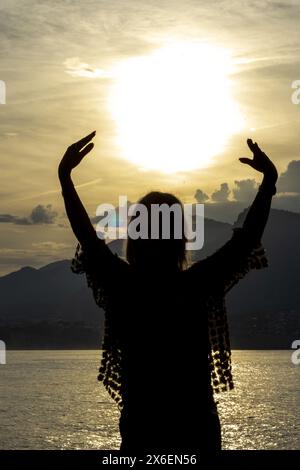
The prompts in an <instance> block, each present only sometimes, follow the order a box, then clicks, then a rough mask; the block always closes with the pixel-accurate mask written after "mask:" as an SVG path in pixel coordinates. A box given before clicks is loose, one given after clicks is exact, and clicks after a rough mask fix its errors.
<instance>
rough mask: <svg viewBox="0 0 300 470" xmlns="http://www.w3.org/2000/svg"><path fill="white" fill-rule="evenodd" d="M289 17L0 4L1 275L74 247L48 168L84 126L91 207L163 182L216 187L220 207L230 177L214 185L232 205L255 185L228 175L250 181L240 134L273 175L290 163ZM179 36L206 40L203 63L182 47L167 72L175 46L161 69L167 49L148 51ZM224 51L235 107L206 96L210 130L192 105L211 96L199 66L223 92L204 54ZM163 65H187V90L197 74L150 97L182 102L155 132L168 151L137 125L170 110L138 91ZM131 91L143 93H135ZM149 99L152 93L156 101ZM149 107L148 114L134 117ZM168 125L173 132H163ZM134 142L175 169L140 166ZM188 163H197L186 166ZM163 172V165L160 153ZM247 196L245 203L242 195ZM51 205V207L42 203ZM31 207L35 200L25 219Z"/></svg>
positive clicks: (294, 17) (142, 4) (143, 6)
mask: <svg viewBox="0 0 300 470" xmlns="http://www.w3.org/2000/svg"><path fill="white" fill-rule="evenodd" d="M299 19H300V4H299V2H298V1H253V2H241V1H240V0H226V1H218V2H211V1H201V2H199V1H198V0H188V1H182V2H178V1H177V0H173V1H171V0H161V1H160V0H156V1H154V0H153V1H148V0H147V1H144V0H134V1H133V0H123V1H115V0H110V1H108V0H106V1H100V0H97V1H96V0H87V1H85V2H80V1H67V0H65V1H62V0H60V1H56V0H54V1H50V0H49V1H43V2H38V1H36V0H26V1H24V2H20V1H17V0H6V1H5V2H2V3H1V5H0V40H1V42H0V44H1V48H0V80H4V81H5V83H6V87H7V103H6V104H5V105H0V155H1V176H0V178H1V181H0V183H1V184H0V191H1V199H0V214H2V215H0V222H1V223H0V258H1V261H0V274H1V273H5V272H9V271H11V270H12V269H16V268H18V267H19V266H22V265H23V264H31V265H34V266H40V265H42V264H45V263H47V262H50V261H51V260H55V259H61V258H64V257H69V256H71V253H72V251H73V247H74V239H73V237H72V235H71V233H70V231H69V229H67V222H66V219H65V216H64V213H63V205H62V200H61V196H60V190H59V187H58V181H57V176H56V167H57V164H58V161H59V159H60V156H61V155H62V153H63V152H64V149H65V147H66V146H67V145H69V144H70V143H72V142H73V141H74V140H77V139H79V138H80V137H81V136H84V135H85V134H87V133H89V132H90V131H92V130H94V129H96V130H97V136H96V139H95V144H96V146H95V150H94V151H93V155H90V158H88V159H87V160H86V161H85V162H83V164H82V166H81V167H80V169H78V170H77V171H76V174H74V180H75V181H76V184H78V190H79V191H80V195H81V196H82V199H83V201H84V202H85V204H86V206H87V208H88V211H89V213H90V215H91V216H93V215H94V214H95V210H96V206H97V205H98V204H100V203H102V202H111V203H116V202H117V200H118V196H119V194H124V195H127V196H128V199H129V200H132V201H134V200H136V198H138V197H139V196H141V195H143V194H144V193H145V192H146V191H149V190H152V189H161V190H168V191H173V192H175V193H176V194H177V195H178V196H179V197H181V198H182V199H183V200H184V201H185V202H193V201H195V199H194V194H195V191H196V190H197V189H201V191H202V192H203V193H205V194H207V195H209V196H211V195H212V193H217V194H216V196H214V197H213V198H212V199H213V201H214V202H211V201H209V204H212V203H214V204H215V205H217V204H221V203H222V204H225V205H226V203H227V199H228V197H227V196H226V187H224V186H223V187H221V186H220V185H221V184H224V183H227V185H228V187H229V189H230V190H231V193H230V196H229V199H234V198H236V199H237V200H239V198H240V202H241V203H242V190H243V189H245V188H246V189H247V188H248V189H249V188H250V190H251V184H252V183H245V182H244V183H241V184H240V186H239V185H236V184H235V183H234V182H235V181H236V180H238V181H244V180H247V179H249V178H250V179H252V178H256V180H257V181H259V177H257V176H256V175H255V174H254V173H253V172H252V171H251V169H249V168H247V167H244V166H242V165H241V164H240V163H239V162H238V161H237V159H238V157H240V156H245V154H246V155H247V154H248V152H247V149H246V145H245V140H246V138H247V137H252V138H253V139H254V140H257V141H258V142H261V144H262V145H263V147H264V149H265V150H266V151H267V152H268V153H269V154H270V156H272V157H273V159H274V160H275V161H276V162H277V165H278V168H279V170H280V172H281V173H282V172H285V171H286V169H287V167H288V164H289V162H291V161H292V160H297V161H298V160H299V159H300V158H299V121H300V105H299V106H297V105H294V104H292V102H291V94H292V88H291V84H292V82H293V81H294V80H297V79H299V78H300V59H299V57H300V55H299V49H300V44H299V27H298V26H299ZM182 43H185V44H191V45H192V46H191V50H192V49H193V47H194V45H195V44H206V45H207V44H208V45H209V46H208V47H211V54H208V55H210V59H211V60H210V61H209V60H206V61H204V63H202V64H201V63H199V62H197V63H195V64H193V60H192V59H191V58H188V59H186V55H185V56H181V58H180V54H178V57H179V60H178V70H177V69H176V59H175V58H174V56H173V58H172V60H171V66H170V67H166V61H165V60H164V58H163V57H161V56H160V57H159V56H157V55H156V56H155V54H157V51H159V50H164V48H166V47H169V48H170V47H171V48H172V47H173V46H172V45H174V44H182ZM196 47H198V46H196ZM220 50H223V51H226V54H228V55H229V56H230V63H231V64H232V70H230V74H229V78H230V93H231V95H232V98H233V100H234V102H235V103H237V105H238V112H239V113H241V115H242V116H243V125H242V126H239V125H237V126H236V125H235V124H236V123H232V122H231V119H233V118H234V113H233V114H232V112H231V113H227V114H226V106H227V102H226V100H225V102H224V103H222V101H221V102H220V98H218V97H217V98H218V99H216V101H215V102H212V103H211V105H212V106H211V108H210V107H207V109H211V110H212V112H211V115H210V116H208V119H210V120H211V123H210V126H209V132H208V131H207V127H205V126H206V125H207V122H206V121H205V120H203V114H201V113H200V114H199V113H198V112H197V105H198V103H200V102H201V101H202V103H203V101H205V98H206V97H207V95H206V94H205V92H204V89H205V88H206V87H209V86H211V79H210V78H209V77H212V76H214V75H215V83H214V84H213V86H214V87H215V89H216V93H217V92H218V91H220V90H222V86H223V85H224V82H222V79H221V78H222V72H221V70H220V69H218V63H219V62H218V61H217V60H216V57H215V56H214V54H215V53H216V51H220ZM213 51H214V52H213ZM175 52H176V51H175ZM158 54H159V53H158ZM176 54H177V53H175V56H176ZM153 56H154V59H153V60H154V62H155V60H156V62H155V66H154V68H153V62H151V61H150V62H149V60H148V62H147V64H146V66H145V68H144V69H143V70H144V72H142V71H141V68H139V67H138V68H135V67H136V64H140V63H141V61H143V60H144V59H143V58H145V57H146V58H147V57H148V58H149V57H153ZM194 56H195V54H194ZM194 56H192V57H194ZM155 57H156V59H155ZM184 57H185V58H184ZM169 58H170V54H169ZM122 64H123V65H122ZM124 64H127V65H125V72H124V73H123V75H122V77H123V78H122V79H121V80H119V82H118V88H114V87H115V85H116V75H114V74H115V73H117V72H116V71H118V70H120V67H124ZM128 64H134V65H132V66H128ZM159 64H161V68H162V70H163V71H164V74H162V76H161V79H162V81H163V77H165V78H166V77H167V83H170V86H173V88H174V89H175V90H176V89H177V87H178V80H180V77H183V76H185V78H186V77H187V76H188V77H190V75H191V74H190V73H189V70H192V71H193V70H194V78H195V80H197V79H198V78H199V85H200V87H199V92H197V93H198V94H197V93H196V94H195V90H196V87H195V83H196V82H195V81H194V80H193V79H191V80H190V82H189V81H187V82H184V81H183V83H188V85H187V86H186V89H185V91H184V93H183V95H180V96H178V98H177V102H174V103H173V96H174V93H171V91H172V89H171V91H170V95H169V97H168V96H167V97H166V94H165V93H163V95H161V97H160V100H161V99H162V96H164V98H165V99H167V100H168V99H169V100H171V101H172V105H174V110H175V111H176V109H177V110H178V109H179V110H180V113H178V115H176V112H175V111H174V113H173V118H172V119H173V121H169V122H168V126H169V127H167V129H164V136H166V135H167V137H168V141H166V140H165V141H164V142H167V147H166V148H164V147H163V146H162V148H158V147H157V139H156V140H155V141H153V142H151V140H149V131H151V129H148V130H147V132H146V131H145V125H148V126H149V127H150V128H152V129H153V132H154V135H158V134H157V132H158V131H159V129H160V128H161V126H162V125H163V122H164V120H165V118H166V116H164V114H163V113H161V114H158V115H157V119H155V111H156V109H157V106H156V105H157V103H156V105H155V106H154V105H153V106H152V104H153V100H152V98H153V95H151V93H152V92H153V86H152V88H151V87H150V91H151V90H152V91H151V93H150V94H148V95H147V96H145V93H144V91H145V89H149V85H150V84H151V83H152V85H153V81H155V80H156V81H158V88H157V87H156V90H157V89H158V90H160V88H159V86H160V85H161V84H162V85H163V82H160V81H159V77H160V76H159V73H158V70H159ZM191 64H192V65H191ZM126 67H127V69H126ZM128 67H129V68H128ZM147 67H148V69H147ZM191 67H192V69H191ZM193 67H194V69H193ZM201 67H202V68H203V74H202V75H201ZM222 70H223V71H224V69H222ZM214 71H215V74H214V73H213V72H214ZM176 72H177V73H176ZM208 72H210V73H208ZM211 72H212V73H211ZM143 73H144V74H145V73H146V78H147V79H146V78H145V76H144V81H143V84H142V85H141V87H140V89H139V84H141V80H139V78H141V77H142V78H143ZM172 77H173V78H174V79H173V80H172ZM201 77H202V78H201ZM200 78H201V79H202V82H201V79H200ZM128 80H129V83H128ZM147 80H150V82H147ZM205 80H206V81H205ZM176 83H177V85H176ZM222 83H223V85H222ZM126 88H127V89H126ZM123 91H124V93H123ZM173 91H174V90H173ZM135 92H136V93H135ZM125 93H126V94H125ZM138 93H140V96H144V101H142V100H139V99H136V100H135V101H134V99H133V97H134V96H136V94H138ZM120 94H121V95H123V98H122V99H121V100H120ZM157 96H158V95H157V92H156V100H157ZM182 96H184V97H185V98H187V100H183V98H182ZM221 96H223V97H224V93H223V94H222V95H221ZM116 97H117V98H118V99H117V104H116V103H115V104H114V105H112V102H111V101H110V100H114V99H116ZM158 97H159V96H158ZM193 97H195V101H194V102H193ZM157 102H159V100H157ZM187 102H188V103H189V104H192V105H193V106H192V107H191V106H190V105H189V108H188V110H187V112H186V118H187V120H190V123H191V124H190V125H188V126H186V122H185V120H183V114H184V111H185V110H186V108H185V106H186V103H187ZM130 103H131V104H132V106H131V117H132V119H131V121H130V122H128V114H126V113H125V114H124V109H126V107H127V108H128V107H129V106H130ZM145 106H146V107H147V109H150V110H151V114H148V117H147V118H145V116H144V118H143V119H144V120H143V119H142V120H141V119H139V115H140V113H141V110H142V109H143V108H144V107H145ZM122 113H123V114H122ZM116 116H119V117H120V116H121V119H120V118H119V119H118V118H117V117H116ZM122 116H123V117H122ZM124 116H125V117H124ZM201 116H202V117H201ZM169 117H170V115H169ZM179 118H180V119H179ZM178 119H179V120H178ZM201 119H202V121H201ZM170 122H171V124H172V125H171V124H170ZM143 123H144V124H145V125H143ZM212 123H214V125H215V133H214V127H213V124H212ZM222 123H223V125H222ZM128 126H129V127H128ZM135 127H136V128H137V139H136V140H135V139H134V128H135ZM226 127H229V134H231V133H232V137H231V138H227V137H226V136H225V137H224V138H222V135H221V138H220V132H221V128H222V129H223V130H224V129H226ZM180 128H181V129H182V133H181V134H180V135H179V132H178V129H180ZM174 129H175V130H176V132H175V134H176V136H175V137H176V139H177V140H176V139H175V138H174V141H172V134H174ZM232 131H234V132H232ZM221 134H222V132H221ZM226 135H227V134H226ZM217 136H219V137H217ZM179 137H180V138H179ZM147 139H148V140H147ZM178 139H179V140H178ZM217 139H219V140H217ZM144 141H145V142H146V143H147V145H145V152H144V154H143V155H142V157H143V158H146V160H147V161H149V159H150V157H151V154H152V155H153V157H152V158H153V160H152V164H153V165H152V168H153V167H154V168H155V167H156V166H155V165H154V163H155V160H156V162H158V163H159V162H160V161H161V158H162V155H163V154H164V152H165V154H166V152H169V154H171V153H170V152H173V153H174V164H175V163H176V165H177V169H178V170H180V171H179V172H177V173H175V174H168V173H162V172H159V171H156V170H151V165H150V169H149V168H148V170H147V171H145V170H144V168H141V167H143V166H145V165H144V164H143V163H145V161H144V162H143V160H139V158H140V157H139V154H140V152H141V149H142V148H143V142H144ZM178 142H179V144H178ZM164 145H165V144H164ZM210 146H211V147H212V150H211V152H210V150H209V148H210ZM202 148H203V152H202ZM124 149H125V150H124ZM127 153H129V154H130V159H131V162H129V161H128V159H127V157H128V155H127ZM198 153H199V166H198V164H197V154H198ZM210 153H213V154H215V156H214V158H213V160H212V161H211V160H210V158H208V159H206V157H205V156H207V155H209V154H210ZM132 155H134V157H133V158H132ZM181 155H182V161H181ZM137 159H138V160H137ZM182 162H184V165H181V163H182ZM195 162H196V163H195ZM146 166H147V165H146ZM148 166H149V165H148ZM189 168H193V171H187V169H189ZM293 168H294V170H293V174H296V175H297V174H298V175H299V173H300V172H299V165H298V164H296V165H294V167H293ZM165 169H166V170H170V169H172V168H170V160H169V162H168V165H167V167H166V168H165ZM297 171H298V173H297ZM284 178H285V179H284ZM284 178H283V179H282V181H283V183H282V192H283V191H284V192H285V193H286V192H289V193H293V195H289V196H288V195H286V194H285V195H283V194H280V196H278V200H277V202H276V204H277V205H278V204H282V205H283V206H284V207H286V208H292V209H293V210H298V211H299V212H300V198H299V194H300V183H297V181H300V178H298V179H296V180H295V181H294V180H293V179H292V178H290V175H289V173H287V174H286V175H285V177H284ZM287 181H288V183H287ZM297 184H298V186H297ZM247 185H248V186H247ZM222 188H223V189H222ZM234 188H235V191H236V193H234V191H233V190H234ZM250 192H251V191H250ZM199 194H200V193H199ZM247 202H249V201H246V200H244V201H243V203H244V206H245V205H247ZM49 204H51V205H52V207H48V208H47V205H49ZM276 204H275V205H276ZM39 205H41V206H42V208H41V209H38V210H37V212H35V213H34V214H33V216H32V215H31V213H32V210H33V209H34V208H36V207H37V206H39ZM36 214H37V215H36ZM4 216H5V217H4Z"/></svg>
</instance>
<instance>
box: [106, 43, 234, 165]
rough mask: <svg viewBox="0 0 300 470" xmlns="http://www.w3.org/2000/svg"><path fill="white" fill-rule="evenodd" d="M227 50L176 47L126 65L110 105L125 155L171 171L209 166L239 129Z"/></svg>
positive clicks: (118, 75) (190, 45) (117, 77)
mask: <svg viewBox="0 0 300 470" xmlns="http://www.w3.org/2000/svg"><path fill="white" fill-rule="evenodd" d="M231 68H232V64H231V59H230V56H229V55H228V53H227V52H226V51H224V50H223V49H220V48H217V47H214V46H211V45H207V44H199V43H198V44H194V43H176V44H173V45H170V46H166V47H163V48H161V49H158V50H156V51H155V52H153V53H152V54H150V55H147V56H141V57H135V58H132V59H128V60H126V61H124V62H122V63H120V64H119V65H118V66H117V67H116V68H115V70H114V78H115V80H114V85H113V87H112V91H111V94H110V97H109V106H110V110H111V113H112V116H113V118H114V120H115V121H116V126H117V144H118V146H120V152H121V156H122V157H123V158H125V159H127V160H129V161H130V162H133V163H135V164H137V165H138V166H139V167H141V168H143V169H153V170H158V171H161V172H166V173H174V172H180V171H189V170H192V169H195V168H203V167H206V166H208V165H210V164H211V163H212V158H213V157H214V156H215V155H217V154H218V153H219V152H221V151H222V150H223V149H224V145H225V144H226V142H227V141H228V139H229V137H230V136H231V135H232V134H234V133H235V132H237V131H239V130H240V129H241V127H242V124H243V119H242V116H241V114H240V112H239V110H238V107H237V105H236V103H235V102H234V100H233V98H232V95H231V87H230V80H229V75H230V72H231Z"/></svg>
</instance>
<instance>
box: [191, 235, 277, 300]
mask: <svg viewBox="0 0 300 470" xmlns="http://www.w3.org/2000/svg"><path fill="white" fill-rule="evenodd" d="M201 264H202V269H201V271H202V273H203V276H204V277H205V278H206V281H208V282H210V284H212V285H213V286H214V287H216V288H220V289H221V290H222V291H223V292H224V293H225V294H226V293H227V292H228V291H229V290H230V289H231V288H232V287H233V286H235V285H236V284H237V283H238V281H239V280H240V279H242V278H243V277H244V276H246V274H247V273H248V272H249V271H251V270H252V269H262V268H265V267H267V266H268V260H267V257H266V253H265V250H264V248H263V246H262V244H261V243H260V242H259V243H254V242H253V239H252V237H251V236H249V234H248V233H247V231H246V230H245V229H244V228H235V229H233V235H232V237H231V239H230V240H229V241H228V242H227V243H225V245H223V246H222V247H221V248H220V249H219V250H217V251H216V252H215V253H214V254H212V255H211V256H208V257H207V258H206V259H205V260H203V261H198V262H196V263H195V264H194V265H193V266H192V269H194V271H196V270H197V265H199V267H200V266H201Z"/></svg>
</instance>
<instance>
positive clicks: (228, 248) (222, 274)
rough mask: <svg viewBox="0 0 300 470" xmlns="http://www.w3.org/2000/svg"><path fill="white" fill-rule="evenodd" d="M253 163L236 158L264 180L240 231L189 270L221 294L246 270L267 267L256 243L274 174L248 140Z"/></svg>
mask: <svg viewBox="0 0 300 470" xmlns="http://www.w3.org/2000/svg"><path fill="white" fill-rule="evenodd" d="M247 143H248V146H249V148H250V150H251V151H252V152H253V159H251V158H240V161H241V162H242V163H245V164H248V165H250V166H251V167H252V168H254V169H255V170H257V171H259V172H261V173H263V175H264V178H263V181H262V184H261V186H260V188H259V191H258V194H257V195H256V197H255V200H254V202H253V204H252V205H251V207H250V209H249V210H248V213H247V215H246V219H245V221H244V224H243V227H242V228H236V229H234V233H233V235H232V237H231V238H230V240H228V242H227V243H225V245H223V246H222V247H221V248H219V249H218V250H217V251H216V252H215V253H213V254H212V255H210V256H208V257H207V258H205V259H204V260H201V261H197V262H196V263H194V264H193V265H192V266H191V268H190V269H189V271H190V273H191V275H193V274H195V275H196V276H197V275H198V274H201V273H202V280H204V281H207V283H208V285H210V286H220V287H221V288H222V289H223V290H224V291H225V293H226V292H228V291H229V289H231V287H233V286H234V285H235V284H236V283H237V282H238V281H239V279H242V277H244V276H245V274H247V272H249V270H250V269H252V268H256V269H260V268H262V267H265V266H266V265H267V259H266V257H265V254H264V250H263V248H262V247H261V246H260V240H261V237H262V234H263V232H264V228H265V226H266V223H267V220H268V216H269V212H270V207H271V200H272V196H273V195H274V194H275V193H276V187H275V184H276V181H277V177H278V176H277V170H276V168H275V166H274V164H273V163H272V162H271V160H270V159H269V158H268V157H267V155H266V154H265V153H263V152H262V150H261V149H260V148H259V146H258V145H257V144H256V143H253V142H252V140H251V139H248V140H247Z"/></svg>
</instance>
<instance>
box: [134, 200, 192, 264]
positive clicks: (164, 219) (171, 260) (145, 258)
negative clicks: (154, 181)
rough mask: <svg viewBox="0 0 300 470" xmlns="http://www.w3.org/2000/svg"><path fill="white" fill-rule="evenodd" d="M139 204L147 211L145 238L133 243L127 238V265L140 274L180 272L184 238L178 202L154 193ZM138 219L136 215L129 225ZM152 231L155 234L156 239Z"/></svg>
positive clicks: (181, 214) (180, 207) (182, 261)
mask: <svg viewBox="0 0 300 470" xmlns="http://www.w3.org/2000/svg"><path fill="white" fill-rule="evenodd" d="M138 204H142V205H143V206H145V207H146V208H147V221H148V223H147V224H146V225H147V233H148V237H147V238H143V237H142V236H139V237H138V238H136V239H133V238H131V237H130V235H129V236H128V240H127V251H126V256H127V261H128V262H129V264H130V265H132V266H133V267H135V268H138V269H140V270H148V269H156V270H160V269H161V270H168V271H172V270H178V269H179V270H181V269H183V267H184V265H185V262H186V251H185V244H186V238H185V235H184V213H183V205H182V203H181V201H180V200H179V199H177V197H175V196H174V195H173V194H169V193H163V192H158V191H153V192H150V193H148V194H146V195H145V196H144V197H142V198H141V199H140V200H139V202H138ZM158 207H159V208H160V209H159V210H158V209H157V208H158ZM137 217H139V213H138V214H136V215H133V216H132V217H131V219H130V223H131V222H132V221H134V220H135V219H136V218H137ZM135 221H136V222H137V220H135ZM157 222H158V223H157ZM130 223H129V224H130ZM153 230H154V231H155V230H156V236H155V238H154V237H153Z"/></svg>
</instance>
